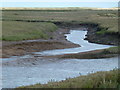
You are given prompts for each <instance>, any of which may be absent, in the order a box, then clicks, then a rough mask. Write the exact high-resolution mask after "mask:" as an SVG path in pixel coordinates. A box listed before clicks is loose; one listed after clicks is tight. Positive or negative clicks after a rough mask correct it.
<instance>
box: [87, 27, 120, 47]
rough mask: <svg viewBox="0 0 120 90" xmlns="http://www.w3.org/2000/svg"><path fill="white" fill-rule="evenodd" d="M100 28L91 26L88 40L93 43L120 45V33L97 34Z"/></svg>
mask: <svg viewBox="0 0 120 90" xmlns="http://www.w3.org/2000/svg"><path fill="white" fill-rule="evenodd" d="M98 30H99V27H89V28H88V33H87V38H86V40H88V41H89V42H91V43H98V44H106V45H119V38H120V35H119V34H118V33H111V34H110V33H105V34H97V32H98Z"/></svg>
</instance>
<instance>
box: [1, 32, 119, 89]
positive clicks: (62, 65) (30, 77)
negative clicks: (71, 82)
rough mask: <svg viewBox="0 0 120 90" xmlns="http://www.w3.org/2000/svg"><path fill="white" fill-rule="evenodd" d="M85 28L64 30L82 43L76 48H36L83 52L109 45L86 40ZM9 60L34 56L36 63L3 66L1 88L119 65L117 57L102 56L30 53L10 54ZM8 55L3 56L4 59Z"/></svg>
mask: <svg viewBox="0 0 120 90" xmlns="http://www.w3.org/2000/svg"><path fill="white" fill-rule="evenodd" d="M86 33H87V31H80V30H71V31H70V34H66V36H67V37H66V39H67V40H69V41H71V42H73V43H75V44H79V45H81V47H78V48H70V49H58V50H48V51H43V52H35V54H38V55H43V56H44V55H59V54H68V53H78V52H86V51H91V50H97V49H105V48H109V47H112V46H111V45H100V44H94V43H89V42H88V41H86V40H84V38H85V35H86ZM10 59H11V60H14V59H17V60H23V61H24V60H25V59H32V60H35V59H37V60H38V61H37V62H36V65H32V66H3V67H2V82H3V88H15V87H19V86H26V85H32V84H36V83H41V84H45V83H48V82H49V81H51V80H52V81H61V80H65V79H66V78H74V77H77V76H80V75H87V74H89V73H94V72H97V71H110V70H113V69H115V68H118V57H113V58H104V59H57V58H56V59H52V58H51V59H43V60H40V58H34V57H33V56H31V55H26V56H23V57H12V58H10ZM7 60H9V59H6V60H3V61H7Z"/></svg>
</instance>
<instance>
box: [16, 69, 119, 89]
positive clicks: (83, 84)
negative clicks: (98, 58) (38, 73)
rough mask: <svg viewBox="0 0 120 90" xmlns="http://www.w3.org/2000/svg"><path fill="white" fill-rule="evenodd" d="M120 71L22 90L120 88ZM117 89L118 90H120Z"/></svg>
mask: <svg viewBox="0 0 120 90" xmlns="http://www.w3.org/2000/svg"><path fill="white" fill-rule="evenodd" d="M118 75H119V74H118V70H112V71H104V72H97V73H94V74H89V75H87V76H79V77H76V78H71V79H66V80H65V81H60V82H49V83H48V84H36V85H30V86H26V87H24V86H23V87H20V88H19V89H22V88H119V89H120V84H119V78H118ZM119 89H117V90H119ZM16 90H17V89H16Z"/></svg>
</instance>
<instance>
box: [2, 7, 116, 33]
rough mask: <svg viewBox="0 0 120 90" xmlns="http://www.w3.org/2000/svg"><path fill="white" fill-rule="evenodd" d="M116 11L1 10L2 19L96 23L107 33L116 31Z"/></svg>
mask: <svg viewBox="0 0 120 90" xmlns="http://www.w3.org/2000/svg"><path fill="white" fill-rule="evenodd" d="M117 13H118V11H117V10H95V9H91V8H86V9H85V8H58V9H55V8H53V9H50V8H47V9H44V8H43V9H36V10H35V9H32V10H3V20H37V21H50V22H57V21H58V22H60V21H61V22H71V23H72V22H73V21H75V22H78V23H95V24H96V23H97V24H99V25H100V27H105V28H108V29H107V31H106V32H107V33H109V32H110V33H111V32H112V33H116V32H118V16H117ZM106 32H105V33H106Z"/></svg>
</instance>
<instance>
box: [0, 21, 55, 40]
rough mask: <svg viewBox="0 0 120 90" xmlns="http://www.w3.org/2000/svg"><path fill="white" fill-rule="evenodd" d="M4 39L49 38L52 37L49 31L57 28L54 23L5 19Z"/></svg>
mask: <svg viewBox="0 0 120 90" xmlns="http://www.w3.org/2000/svg"><path fill="white" fill-rule="evenodd" d="M2 24H3V28H2V40H5V41H18V40H28V39H38V38H43V39H47V38H48V37H51V36H50V35H49V34H48V33H50V32H53V31H55V30H56V29H57V26H56V25H54V24H53V23H46V22H39V23H35V22H34V23H33V22H17V21H3V22H2Z"/></svg>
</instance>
